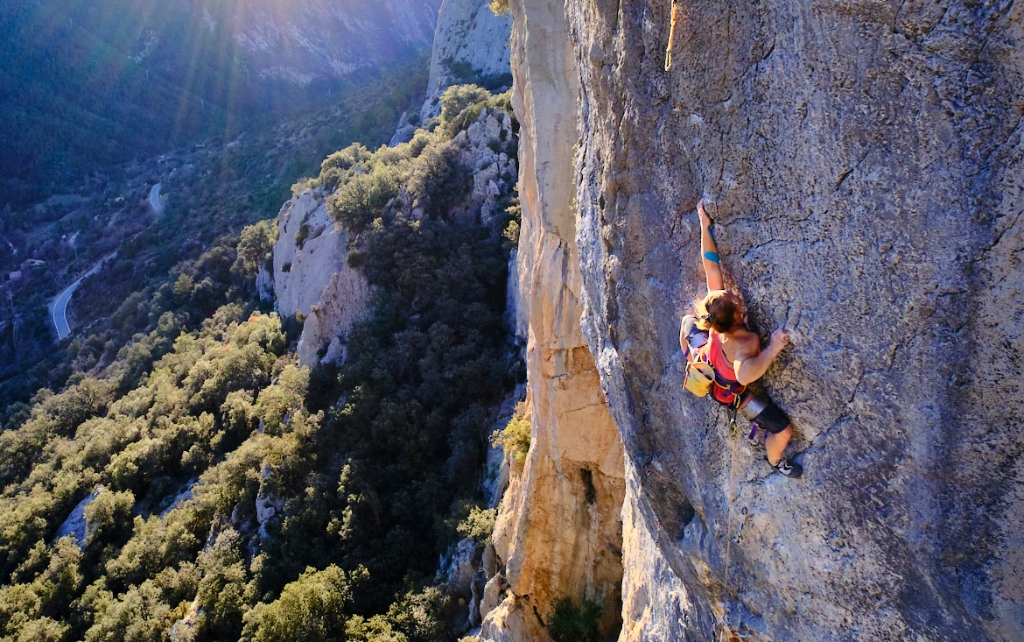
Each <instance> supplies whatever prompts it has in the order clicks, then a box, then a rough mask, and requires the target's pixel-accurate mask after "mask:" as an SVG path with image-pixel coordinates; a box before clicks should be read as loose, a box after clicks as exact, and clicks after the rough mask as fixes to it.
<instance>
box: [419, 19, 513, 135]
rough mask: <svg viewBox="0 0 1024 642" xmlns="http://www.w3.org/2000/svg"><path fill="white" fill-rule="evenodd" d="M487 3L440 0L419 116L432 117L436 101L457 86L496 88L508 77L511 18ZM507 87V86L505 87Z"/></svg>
mask: <svg viewBox="0 0 1024 642" xmlns="http://www.w3.org/2000/svg"><path fill="white" fill-rule="evenodd" d="M489 4H490V0H443V2H442V3H441V9H440V11H439V12H438V16H437V31H436V32H435V34H434V44H433V47H432V49H431V55H430V78H429V80H428V81H427V100H426V102H424V103H423V109H422V111H421V113H420V117H421V118H422V119H423V120H424V121H425V120H426V119H427V118H430V117H432V116H436V115H437V114H438V113H439V112H440V109H441V106H440V103H439V102H438V98H439V97H440V95H441V94H442V93H444V90H445V89H447V88H448V87H451V86H452V85H458V84H467V83H468V84H481V83H483V84H488V85H491V87H489V88H491V89H497V88H498V85H501V84H504V82H505V81H504V79H505V78H506V77H508V74H509V46H508V45H509V34H510V32H511V30H512V17H511V16H510V15H508V14H504V15H495V13H494V12H493V11H491V9H490V7H489V6H488V5H489ZM505 86H507V85H505Z"/></svg>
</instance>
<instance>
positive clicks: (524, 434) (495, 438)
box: [491, 402, 531, 464]
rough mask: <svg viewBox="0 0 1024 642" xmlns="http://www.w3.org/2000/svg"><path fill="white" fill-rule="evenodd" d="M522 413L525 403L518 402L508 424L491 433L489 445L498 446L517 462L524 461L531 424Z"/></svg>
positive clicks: (528, 443) (528, 445) (528, 447)
mask: <svg viewBox="0 0 1024 642" xmlns="http://www.w3.org/2000/svg"><path fill="white" fill-rule="evenodd" d="M524 414H525V404H524V403H522V402H520V403H519V405H517V406H516V411H515V414H513V415H512V418H511V419H509V420H508V424H507V425H506V426H505V427H504V428H502V429H501V430H496V431H494V434H492V435H491V445H492V446H494V447H495V448H497V447H499V446H500V447H501V448H502V449H503V450H504V451H505V454H506V455H509V454H511V455H512V456H513V457H514V458H515V461H516V462H517V463H519V464H522V463H523V462H525V461H526V454H527V453H528V452H529V451H530V429H531V425H530V421H529V420H528V419H525V418H524V417H523V415H524Z"/></svg>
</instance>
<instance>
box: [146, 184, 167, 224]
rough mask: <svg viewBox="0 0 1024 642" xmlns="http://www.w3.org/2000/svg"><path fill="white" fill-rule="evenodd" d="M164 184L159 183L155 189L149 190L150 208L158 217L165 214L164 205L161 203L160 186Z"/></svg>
mask: <svg viewBox="0 0 1024 642" xmlns="http://www.w3.org/2000/svg"><path fill="white" fill-rule="evenodd" d="M161 185H163V183H157V184H156V185H154V186H153V187H151V188H149V206H150V207H152V208H153V211H154V212H156V214H157V216H159V215H160V214H163V213H164V204H163V203H161V202H160V186H161Z"/></svg>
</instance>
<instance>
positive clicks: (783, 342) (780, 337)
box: [732, 328, 789, 386]
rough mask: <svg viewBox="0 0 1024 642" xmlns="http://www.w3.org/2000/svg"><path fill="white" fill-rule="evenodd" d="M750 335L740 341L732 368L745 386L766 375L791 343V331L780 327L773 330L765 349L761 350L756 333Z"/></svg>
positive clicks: (738, 379) (737, 378)
mask: <svg viewBox="0 0 1024 642" xmlns="http://www.w3.org/2000/svg"><path fill="white" fill-rule="evenodd" d="M747 334H748V336H747V337H746V338H745V339H744V340H743V341H741V342H740V345H739V348H738V349H737V351H736V360H735V361H733V364H732V369H733V370H734V371H735V372H736V380H737V381H739V382H740V383H741V384H743V385H744V386H749V385H750V384H752V383H754V382H755V381H757V380H758V379H760V378H761V377H763V376H764V373H765V372H767V371H768V366H770V365H772V361H775V358H776V357H777V356H779V353H780V352H782V350H783V349H784V348H785V347H786V346H787V345H789V333H788V332H786V331H785V330H783V329H782V328H779V329H778V330H776V331H775V332H772V336H771V339H770V340H769V341H768V345H767V346H766V347H765V349H764V350H759V349H758V348H759V344H760V341H759V340H758V338H757V335H756V334H754V333H752V332H751V333H747Z"/></svg>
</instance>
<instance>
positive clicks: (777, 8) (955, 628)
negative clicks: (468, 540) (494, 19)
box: [484, 0, 1024, 641]
mask: <svg viewBox="0 0 1024 642" xmlns="http://www.w3.org/2000/svg"><path fill="white" fill-rule="evenodd" d="M670 4H671V3H669V2H656V3H655V2H630V3H615V2H604V1H595V0H568V1H567V2H566V3H565V4H564V5H563V4H562V3H560V2H552V1H547V0H524V1H523V2H522V3H516V2H513V3H512V9H513V15H514V16H515V20H516V24H515V27H514V36H513V52H512V57H513V71H514V73H515V75H516V85H517V95H519V96H531V95H532V96H533V99H531V100H522V99H521V102H520V103H519V104H517V105H516V107H517V112H518V113H519V115H520V117H521V118H522V121H523V123H524V131H526V130H527V126H528V123H530V122H536V123H546V126H547V127H548V130H547V131H545V132H544V133H545V135H544V136H540V135H538V136H537V137H536V139H535V142H533V143H531V142H530V141H529V139H528V134H524V137H523V144H522V145H521V159H520V160H521V163H522V169H523V171H522V175H523V176H524V181H526V180H527V179H528V178H529V177H530V176H531V173H532V172H534V169H533V168H537V167H543V168H546V170H547V172H546V173H544V174H542V175H545V176H551V175H552V174H553V173H554V172H557V170H558V168H559V167H561V163H564V162H568V161H567V157H568V156H569V155H570V154H571V153H572V152H569V151H567V150H571V149H572V146H573V145H575V144H578V145H579V147H578V152H576V155H575V159H574V162H575V173H574V175H573V179H572V180H573V182H574V183H575V185H576V194H575V196H576V204H575V207H574V209H578V219H577V220H575V221H571V220H570V219H568V218H563V219H557V218H556V219H545V218H544V216H543V211H542V210H541V209H538V208H533V209H531V208H530V207H528V205H527V203H528V200H529V199H530V198H531V196H530V195H529V191H530V186H529V185H528V184H527V183H526V182H524V183H522V184H521V186H520V188H521V192H522V193H523V194H524V207H523V215H524V223H523V230H524V234H523V238H524V239H527V240H524V241H523V245H521V248H520V265H519V268H520V273H521V274H522V275H527V274H530V273H531V271H535V270H538V269H539V266H543V265H544V261H545V260H549V259H548V257H550V256H558V254H557V253H555V252H554V251H552V252H550V253H545V252H540V251H537V252H533V251H531V250H530V246H529V245H528V243H530V241H529V240H528V239H530V238H532V237H531V236H530V233H529V226H530V225H531V224H532V225H548V226H549V227H548V229H556V230H558V231H559V232H560V234H561V235H562V236H563V237H564V232H562V228H568V227H570V223H573V225H572V227H573V229H574V230H575V235H576V237H575V238H576V247H569V248H567V249H565V254H566V256H567V257H569V260H566V261H564V266H565V267H564V268H563V270H562V271H561V272H560V273H558V274H560V275H561V276H560V277H557V278H556V277H555V276H551V277H550V278H547V279H542V280H539V281H536V283H535V285H536V289H535V290H533V291H532V292H531V299H530V300H531V301H541V300H547V301H549V302H554V303H551V304H550V306H549V307H551V308H552V309H555V310H560V309H561V308H559V307H557V302H559V301H561V300H562V297H565V295H566V293H576V292H578V291H579V289H578V286H577V285H576V284H578V280H577V279H579V278H580V276H578V275H577V274H576V273H575V267H576V264H575V261H574V259H575V252H576V251H577V250H578V256H579V265H580V269H581V276H582V291H581V292H580V294H579V296H580V300H581V302H582V306H583V307H582V315H583V332H584V334H585V336H586V339H587V342H588V344H589V348H590V353H592V354H593V356H594V359H595V361H596V367H597V370H598V372H599V373H600V377H601V384H602V387H603V388H604V391H605V393H606V394H607V398H608V402H609V407H610V409H611V414H612V416H613V417H614V419H615V421H616V423H617V424H618V429H619V432H620V433H621V436H622V440H623V442H624V445H625V455H626V457H625V459H626V463H625V468H626V487H625V506H624V509H623V525H622V537H623V541H622V546H623V549H622V565H623V583H622V600H623V627H622V634H621V637H620V640H622V641H626V640H637V641H639V640H644V641H648V640H681V639H692V640H707V639H711V638H712V637H713V636H715V635H718V634H720V633H723V632H725V631H726V629H727V628H728V629H729V630H731V631H735V632H737V633H740V634H742V635H744V636H746V639H751V640H755V639H756V640H847V639H851V640H852V639H917V638H923V639H950V640H977V639H991V640H1015V639H1021V637H1022V636H1024V561H1022V560H1024V554H1022V553H1024V551H1022V550H1021V549H1022V540H1024V536H1022V535H1021V533H1022V532H1024V523H1022V522H1024V490H1022V487H1021V482H1022V480H1024V465H1022V464H1021V463H1020V461H1021V460H1020V454H1021V452H1022V450H1024V434H1022V428H1024V425H1022V424H1024V421H1022V416H1024V413H1022V411H1021V408H1020V404H1019V401H1017V400H1019V399H1021V398H1022V389H1021V388H1022V386H1021V383H1022V379H1024V378H1022V373H1021V369H1022V367H1024V366H1022V364H1024V345H1022V344H1021V339H1020V337H1021V336H1022V334H1024V312H1022V304H1021V303H1022V300H1024V297H1022V289H1024V271H1022V269H1021V264H1020V256H1021V251H1022V248H1024V232H1022V227H1024V223H1022V219H1021V216H1020V213H1021V210H1022V202H1021V196H1020V189H1021V188H1020V184H1021V180H1022V179H1021V178H1020V176H1021V175H1022V174H1021V169H1022V168H1021V164H1022V157H1024V142H1022V131H1024V130H1022V129H1021V128H1020V127H1019V126H1018V124H1019V121H1020V118H1021V113H1022V100H1021V95H1020V87H1021V86H1022V84H1024V74H1022V70H1024V49H1021V48H1020V47H1018V45H1017V43H1018V42H1022V41H1024V40H1022V39H1021V36H1024V33H1022V26H1021V25H1022V23H1024V15H1022V13H1024V9H1022V8H1021V7H1019V6H1016V7H1014V6H1013V5H1012V3H1010V2H992V3H987V4H984V5H983V4H981V3H975V2H938V3H931V2H927V3H926V2H919V1H913V0H910V1H905V2H885V1H878V2H866V1H856V0H849V1H843V0H833V1H829V0H819V1H815V2H812V1H810V0H796V1H787V2H780V1H765V0H762V1H760V2H745V3H739V2H730V3H724V2H711V1H700V0H679V1H678V2H677V6H678V9H679V10H680V15H679V23H678V26H677V34H676V39H675V51H674V55H673V61H674V67H673V69H672V71H671V72H666V71H665V70H664V67H663V63H664V56H665V47H666V44H667V41H668V32H669V12H670ZM566 34H567V35H568V38H567V39H566V38H564V37H563V36H564V35H566ZM531 43H532V45H531ZM541 43H543V44H541ZM567 69H568V70H569V73H568V74H566V70H567ZM576 78H578V79H579V85H578V86H576V85H575V82H576V80H575V79H576ZM552 83H553V85H554V86H555V87H560V90H559V91H556V92H553V93H552V91H551V90H550V87H551V86H552ZM531 87H532V89H531ZM538 87H542V88H543V87H546V88H547V89H546V90H544V91H540V92H539V91H538V89H537V88H538ZM568 93H576V96H577V99H578V102H577V105H578V117H579V120H578V129H577V128H573V127H568V126H565V125H564V123H563V124H561V125H559V123H562V120H561V116H562V113H563V112H562V110H559V109H557V106H559V105H563V104H564V102H565V99H566V94H568ZM538 96H539V97H546V98H544V99H538V98H537V97H538ZM553 107H555V108H554V109H553ZM531 110H534V111H535V113H529V112H530V111H531ZM535 187H536V194H534V195H533V196H532V198H534V199H535V200H536V202H537V203H540V204H545V203H552V202H561V201H559V200H558V199H559V198H560V197H559V195H560V194H561V190H562V183H560V182H557V181H555V182H553V183H551V184H545V183H544V182H541V183H540V184H539V185H537V186H535ZM701 196H707V197H709V198H711V199H713V200H714V201H716V203H717V205H716V206H715V207H713V208H711V214H712V217H713V218H715V219H716V220H717V221H718V231H717V236H718V241H719V253H720V254H721V256H722V261H723V267H724V268H725V270H726V272H727V273H728V275H729V278H730V279H731V283H730V287H732V288H734V289H735V290H737V291H739V292H740V293H742V295H743V296H744V298H745V299H746V301H747V304H748V307H749V316H750V321H751V325H752V327H753V328H754V329H755V330H757V331H759V332H760V333H761V335H762V337H765V338H766V337H767V334H768V333H769V332H770V331H771V330H773V329H774V328H776V327H779V326H783V325H784V326H786V327H787V328H788V329H789V330H790V331H791V333H792V336H793V340H794V345H793V346H791V347H790V348H788V349H787V350H786V352H785V353H784V354H783V356H782V358H780V360H779V362H778V363H777V365H775V366H773V367H772V369H771V370H769V372H768V374H767V376H766V377H765V378H764V384H765V386H766V388H767V389H768V392H769V393H770V394H771V395H772V396H773V397H774V398H775V399H776V401H777V402H778V403H779V405H780V406H782V408H784V409H785V410H786V411H787V412H788V413H789V414H790V415H791V417H792V418H793V422H794V426H795V437H794V440H793V444H792V446H791V449H790V453H791V454H793V453H799V455H798V460H799V461H802V463H803V464H804V466H805V467H806V475H805V478H804V479H802V480H787V479H784V478H782V477H781V476H778V475H771V474H769V471H770V469H769V468H768V465H767V464H766V463H765V461H764V454H763V446H760V445H752V444H751V443H749V442H747V441H746V440H745V439H742V438H740V439H738V440H730V439H729V438H728V432H729V430H728V418H727V415H726V412H725V411H723V410H720V409H719V408H718V407H717V406H715V405H714V404H713V403H712V402H710V401H706V400H700V399H697V398H695V397H692V396H689V395H688V394H687V393H685V392H684V391H683V389H682V385H681V383H682V376H681V364H682V356H681V354H680V350H679V346H678V338H677V337H678V324H679V319H680V317H681V315H682V314H683V313H684V312H685V311H686V309H687V307H688V306H689V304H690V301H692V300H693V299H694V298H695V297H698V296H700V295H702V294H703V291H702V288H703V285H702V284H703V279H702V275H701V273H700V265H699V257H698V243H699V241H698V230H697V225H696V217H695V214H693V209H694V206H695V205H696V202H697V200H698V199H699V198H700V197H701ZM559 220H562V221H564V224H563V225H562V226H561V227H559V226H558V224H557V223H558V221H559ZM549 221H551V222H553V223H554V225H553V226H552V223H549ZM535 238H537V239H540V238H541V237H540V236H537V237H535ZM536 247H538V248H542V247H543V244H542V243H540V242H539V241H538V242H536ZM551 274H555V272H551ZM524 278H525V277H524ZM559 279H561V280H559ZM524 282H525V281H524ZM545 297H547V298H546V299H545ZM528 305H530V306H535V305H537V304H535V303H528ZM535 309H539V308H534V307H531V309H530V314H531V322H532V323H535V322H536V323H539V320H540V319H541V317H536V316H534V310H535ZM570 312H571V310H570ZM569 316H571V315H568V314H563V315H561V316H559V315H549V320H547V321H546V322H547V323H549V327H551V328H552V330H551V331H550V334H551V336H558V337H571V336H573V334H574V327H573V326H572V324H571V323H570V322H568V321H566V319H568V318H569ZM551 320H556V321H562V324H561V325H556V324H552V323H551ZM532 331H533V330H532V329H531V332H532ZM531 341H534V337H533V335H531ZM537 345H539V344H537ZM537 376H543V373H542V371H541V370H540V369H532V370H530V377H531V384H530V385H531V390H535V386H536V385H537V384H536V383H535V380H534V377H537ZM534 394H536V392H534ZM746 429H747V426H746V425H745V423H744V422H741V426H740V430H739V432H740V434H741V435H742V434H745V432H746ZM537 430H539V429H538V428H535V438H536V431H537ZM594 454H596V453H591V455H594ZM538 456H539V455H537V454H534V453H531V457H538ZM581 456H583V455H581ZM510 492H511V491H510ZM521 510H523V511H528V510H532V511H535V512H536V511H538V510H541V509H540V508H538V507H537V505H536V504H535V505H533V506H529V507H526V506H524V507H523V508H522V509H521ZM524 523H525V522H524ZM529 526H530V525H529V524H528V523H526V524H525V527H524V529H523V532H528V527H529ZM534 572H536V573H538V574H541V571H539V570H538V571H534ZM510 580H511V581H510V584H511V588H512V595H511V596H510V597H509V600H511V601H514V599H520V601H522V598H515V596H516V595H520V593H518V592H517V591H516V585H517V582H518V583H519V584H520V585H529V580H528V579H526V578H525V577H524V576H523V574H521V575H520V576H519V577H518V578H517V579H515V580H512V578H511V577H510ZM503 617H504V619H502V618H503ZM517 618H518V619H517ZM528 619H529V618H528V617H527V618H525V620H524V616H523V611H522V610H520V611H515V610H512V611H510V612H509V614H508V617H505V616H504V615H500V616H499V615H496V616H494V617H492V618H491V625H492V628H491V629H488V625H487V623H486V622H485V627H484V631H485V633H487V634H488V635H489V636H490V637H487V636H485V639H520V638H522V637H523V636H522V635H517V633H516V631H524V630H528V628H529V626H528V625H529V622H527V621H526V620H528ZM502 627H504V628H503V629H502ZM526 637H528V636H526ZM524 639H525V638H524Z"/></svg>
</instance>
